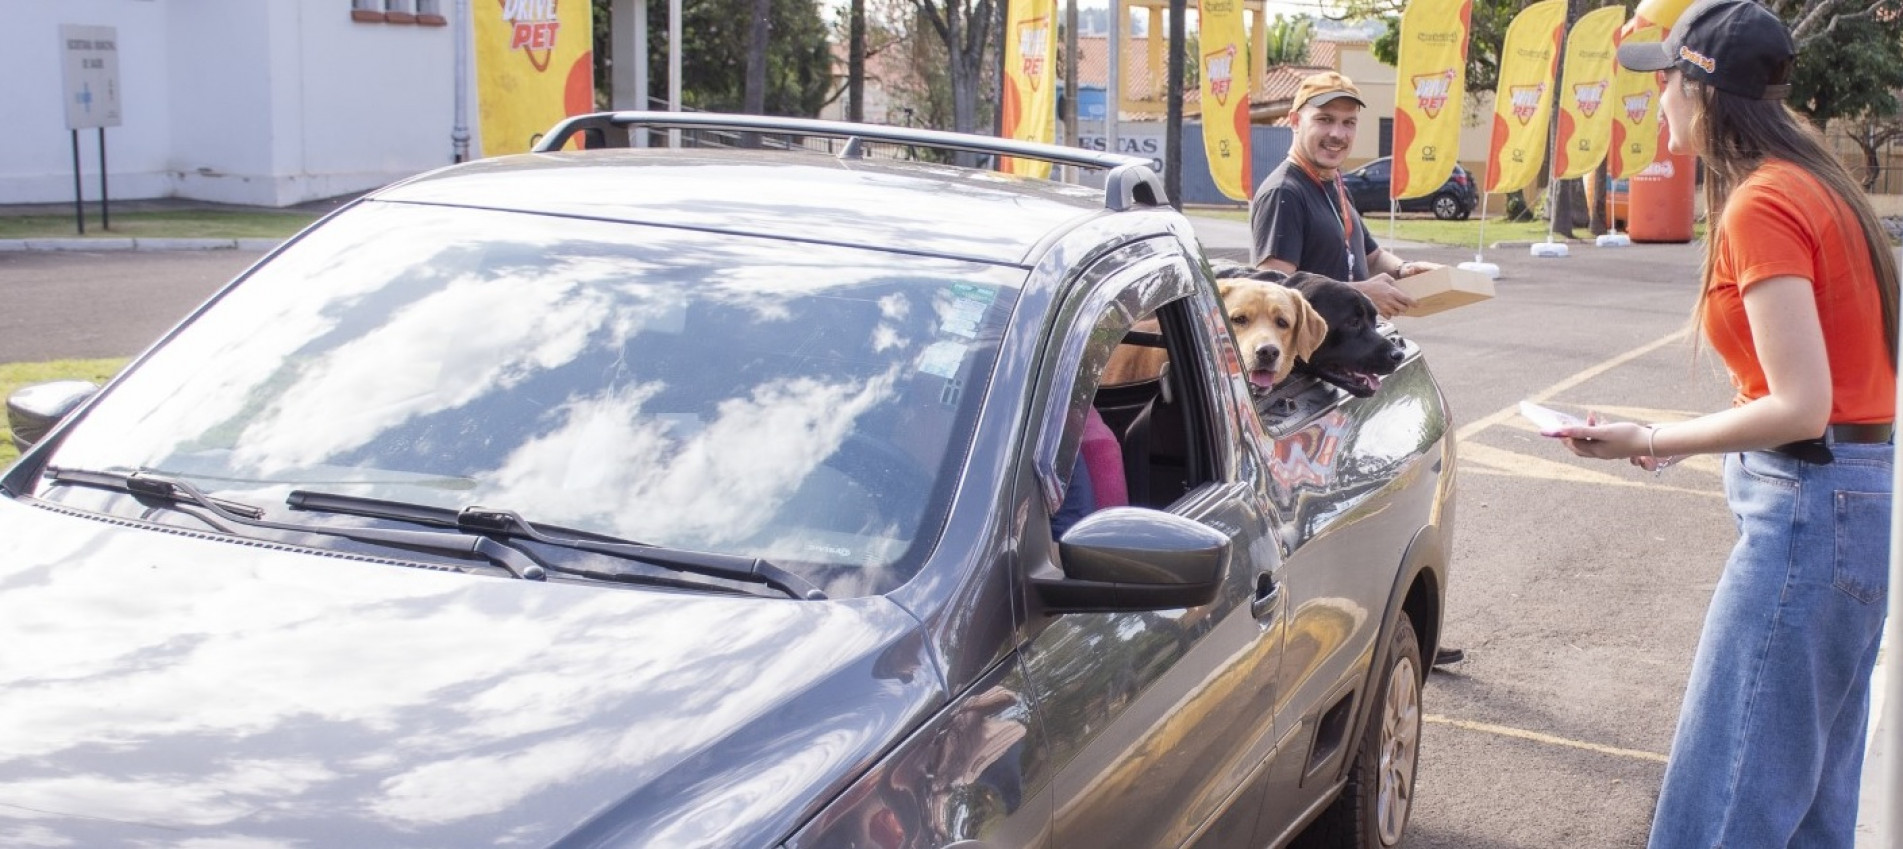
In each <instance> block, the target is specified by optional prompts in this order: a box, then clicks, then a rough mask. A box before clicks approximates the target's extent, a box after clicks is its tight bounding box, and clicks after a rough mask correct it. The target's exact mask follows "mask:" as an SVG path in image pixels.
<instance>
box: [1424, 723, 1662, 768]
mask: <svg viewBox="0 0 1903 849" xmlns="http://www.w3.org/2000/svg"><path fill="white" fill-rule="evenodd" d="M1421 719H1423V720H1425V721H1427V722H1432V723H1435V724H1438V725H1451V726H1453V727H1455V728H1462V729H1466V730H1468V731H1478V732H1480V733H1482V734H1497V735H1499V736H1501V737H1514V738H1517V739H1521V740H1531V741H1533V742H1535V743H1546V744H1548V745H1552V746H1566V747H1569V748H1573V749H1583V750H1585V751H1588V752H1598V753H1599V754H1602V755H1612V756H1614V757H1621V758H1632V759H1633V760H1641V761H1652V762H1654V763H1665V756H1664V755H1661V754H1658V753H1656V752H1644V751H1640V750H1638V749H1621V748H1619V747H1617V746H1601V745H1599V744H1598V743H1587V742H1584V741H1581V740H1568V739H1566V738H1564V737H1554V736H1553V735H1551V734H1541V733H1539V732H1538V731H1527V730H1525V729H1521V728H1509V727H1507V726H1505V725H1494V724H1491V723H1486V722H1472V721H1469V720H1465V719H1453V718H1450V717H1445V716H1441V715H1439V714H1434V713H1430V714H1427V715H1425V716H1423V717H1421Z"/></svg>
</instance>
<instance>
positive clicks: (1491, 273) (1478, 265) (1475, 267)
mask: <svg viewBox="0 0 1903 849" xmlns="http://www.w3.org/2000/svg"><path fill="white" fill-rule="evenodd" d="M1455 267H1456V268H1459V269H1460V270H1462V271H1472V272H1476V273H1479V274H1485V275H1487V279H1488V280H1498V279H1500V266H1497V265H1494V264H1493V263H1491V262H1481V261H1480V260H1474V261H1473V262H1463V263H1461V264H1460V265H1457V266H1455Z"/></svg>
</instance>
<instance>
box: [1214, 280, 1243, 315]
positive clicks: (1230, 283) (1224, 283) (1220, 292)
mask: <svg viewBox="0 0 1903 849" xmlns="http://www.w3.org/2000/svg"><path fill="white" fill-rule="evenodd" d="M1243 279H1245V278H1240V277H1218V278H1216V297H1218V298H1221V299H1222V300H1224V301H1227V300H1229V293H1230V292H1234V291H1235V290H1236V287H1237V286H1239V285H1241V282H1240V281H1242V280H1243ZM1224 308H1225V309H1226V308H1227V306H1226V305H1225V307H1224Z"/></svg>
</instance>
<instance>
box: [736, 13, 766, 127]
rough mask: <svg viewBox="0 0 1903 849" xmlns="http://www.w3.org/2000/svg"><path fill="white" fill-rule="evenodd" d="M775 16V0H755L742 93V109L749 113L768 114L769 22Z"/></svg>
mask: <svg viewBox="0 0 1903 849" xmlns="http://www.w3.org/2000/svg"><path fill="white" fill-rule="evenodd" d="M772 17H773V0H753V31H752V33H751V34H750V35H749V37H748V39H747V81H746V90H745V91H744V92H743V93H742V95H741V100H742V104H741V107H740V109H741V111H742V112H745V113H747V114H749V115H764V114H766V62H767V58H766V51H767V37H768V24H769V23H770V22H771V21H772Z"/></svg>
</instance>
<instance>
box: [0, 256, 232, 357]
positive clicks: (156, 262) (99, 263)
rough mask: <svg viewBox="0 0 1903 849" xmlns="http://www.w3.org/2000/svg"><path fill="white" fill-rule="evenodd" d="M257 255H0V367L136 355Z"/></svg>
mask: <svg viewBox="0 0 1903 849" xmlns="http://www.w3.org/2000/svg"><path fill="white" fill-rule="evenodd" d="M262 255H263V254H261V253H258V252H255V251H235V250H222V251H117V252H101V253H68V252H63V251H45V252H37V251H25V252H10V253H8V252H0V304H3V305H4V306H3V307H0V363H14V362H29V361H36V360H54V359H68V358H88V359H90V358H96V357H128V356H131V355H133V354H136V353H138V352H140V351H142V350H144V349H145V347H146V346H147V345H149V344H151V343H152V341H153V340H155V339H157V338H158V337H159V335H160V334H162V333H164V332H165V331H166V330H168V329H170V328H171V327H172V325H173V324H176V323H177V322H178V320H179V319H181V318H183V317H184V316H185V314H186V313H187V312H189V311H190V310H191V308H192V307H193V306H196V305H197V304H198V303H199V302H200V301H203V300H204V299H205V297H206V296H207V295H210V294H211V293H212V292H214V291H217V289H218V287H219V286H221V285H223V284H224V283H225V282H226V281H228V280H230V279H231V278H232V277H235V276H237V274H238V272H240V271H243V270H244V269H245V268H246V267H247V266H249V265H250V264H251V263H253V262H255V261H256V260H257V259H258V257H260V256H262Z"/></svg>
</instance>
